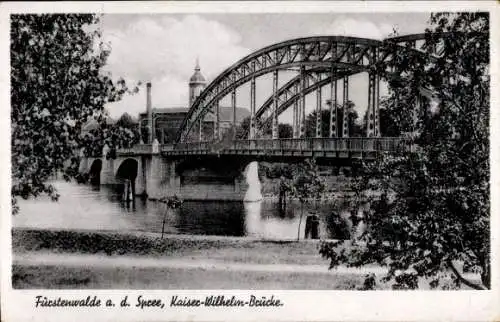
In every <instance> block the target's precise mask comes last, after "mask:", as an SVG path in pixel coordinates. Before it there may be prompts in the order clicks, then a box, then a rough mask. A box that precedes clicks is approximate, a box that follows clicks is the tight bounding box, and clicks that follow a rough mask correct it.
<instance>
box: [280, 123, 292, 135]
mask: <svg viewBox="0 0 500 322" xmlns="http://www.w3.org/2000/svg"><path fill="white" fill-rule="evenodd" d="M278 137H279V138H280V139H286V138H292V137H293V128H292V126H291V125H290V124H287V123H279V124H278Z"/></svg>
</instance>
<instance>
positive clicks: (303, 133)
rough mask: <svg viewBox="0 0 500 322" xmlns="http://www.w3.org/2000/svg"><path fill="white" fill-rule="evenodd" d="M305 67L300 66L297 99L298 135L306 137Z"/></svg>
mask: <svg viewBox="0 0 500 322" xmlns="http://www.w3.org/2000/svg"><path fill="white" fill-rule="evenodd" d="M305 76H306V75H305V67H304V66H301V67H300V100H299V102H300V103H299V104H300V105H299V106H300V107H299V109H300V112H299V115H300V116H299V118H300V137H301V138H305V137H306V96H305V93H304V90H305V87H306V77H305Z"/></svg>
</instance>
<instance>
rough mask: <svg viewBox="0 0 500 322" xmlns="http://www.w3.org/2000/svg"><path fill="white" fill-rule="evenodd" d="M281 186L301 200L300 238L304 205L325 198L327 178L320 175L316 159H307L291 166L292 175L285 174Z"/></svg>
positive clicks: (298, 234) (298, 235)
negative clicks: (286, 175)
mask: <svg viewBox="0 0 500 322" xmlns="http://www.w3.org/2000/svg"><path fill="white" fill-rule="evenodd" d="M280 186H281V188H282V189H283V190H284V191H287V192H288V193H289V194H290V196H291V197H294V198H297V199H298V200H299V201H300V204H301V211H300V219H299V226H298V232H297V239H299V238H300V225H301V222H302V216H303V213H304V205H305V204H308V203H310V202H312V201H316V202H317V201H319V200H320V199H322V198H323V196H324V194H325V192H326V190H327V185H326V182H325V179H324V178H323V177H322V176H321V175H320V173H319V169H318V166H317V164H316V161H315V160H314V159H306V160H305V161H303V162H301V163H299V164H296V165H294V166H293V167H291V177H288V178H287V177H284V176H283V177H282V178H281V180H280Z"/></svg>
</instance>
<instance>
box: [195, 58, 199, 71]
mask: <svg viewBox="0 0 500 322" xmlns="http://www.w3.org/2000/svg"><path fill="white" fill-rule="evenodd" d="M194 70H196V71H199V70H200V58H199V56H196V65H195V66H194Z"/></svg>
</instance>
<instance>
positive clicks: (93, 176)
mask: <svg viewBox="0 0 500 322" xmlns="http://www.w3.org/2000/svg"><path fill="white" fill-rule="evenodd" d="M101 170H102V160H101V159H95V160H94V161H92V164H91V165H90V169H89V181H90V183H91V184H93V185H99V184H100V183H101Z"/></svg>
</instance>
